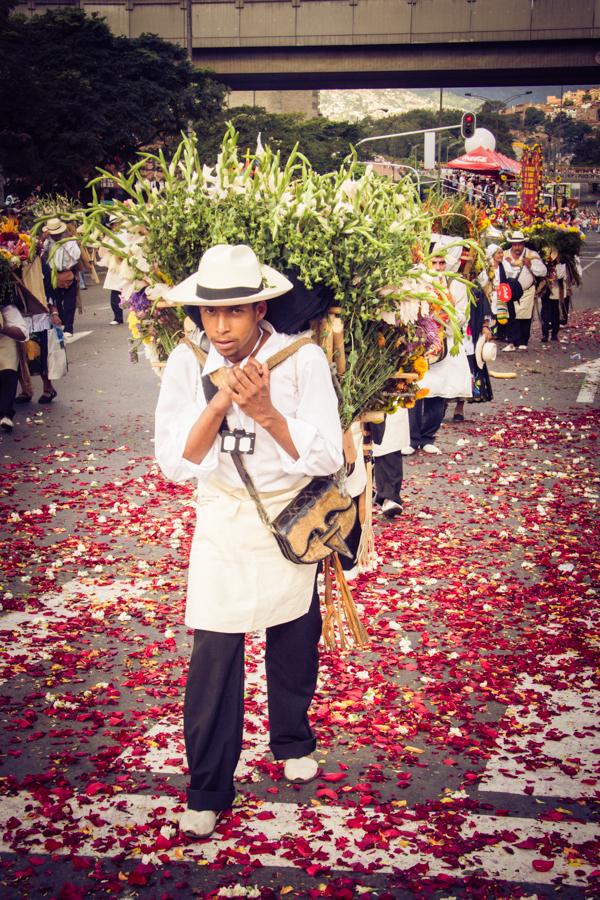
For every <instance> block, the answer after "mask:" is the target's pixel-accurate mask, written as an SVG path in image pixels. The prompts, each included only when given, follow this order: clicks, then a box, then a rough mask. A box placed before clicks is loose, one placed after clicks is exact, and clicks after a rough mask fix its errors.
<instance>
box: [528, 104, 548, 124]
mask: <svg viewBox="0 0 600 900" xmlns="http://www.w3.org/2000/svg"><path fill="white" fill-rule="evenodd" d="M523 124H524V126H525V128H536V127H537V126H538V125H545V124H546V113H545V112H544V111H543V110H541V109H536V108H535V106H528V107H527V109H526V110H525V116H524V118H523Z"/></svg>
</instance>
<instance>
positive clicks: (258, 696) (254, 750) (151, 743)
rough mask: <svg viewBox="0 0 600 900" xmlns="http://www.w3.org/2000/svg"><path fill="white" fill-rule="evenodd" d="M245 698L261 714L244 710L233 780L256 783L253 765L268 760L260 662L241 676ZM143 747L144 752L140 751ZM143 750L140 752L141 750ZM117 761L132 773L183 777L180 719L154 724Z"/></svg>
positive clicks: (264, 696)
mask: <svg viewBox="0 0 600 900" xmlns="http://www.w3.org/2000/svg"><path fill="white" fill-rule="evenodd" d="M245 691H246V695H248V694H250V693H252V694H253V699H254V701H255V702H258V705H259V709H260V710H262V712H258V713H253V712H249V711H248V710H246V712H245V714H244V744H245V745H246V746H245V747H244V749H243V750H242V754H241V756H240V761H239V763H238V766H237V768H236V770H235V778H236V780H237V781H240V782H249V781H258V780H260V778H261V776H260V775H259V774H258V773H257V772H256V762H257V760H259V759H265V758H266V757H269V759H270V758H271V757H270V750H269V724H268V717H267V695H266V675H265V664H264V659H261V660H260V662H259V663H258V665H257V666H256V668H255V669H254V670H251V671H247V672H246V675H245ZM144 748H145V750H144ZM142 750H144V752H143V753H142V752H141V751H142ZM117 762H120V763H123V764H125V765H126V766H127V767H128V768H130V769H134V770H135V771H141V770H142V771H149V772H154V773H155V774H159V775H183V774H184V773H185V772H187V765H186V760H185V746H184V742H183V720H182V719H179V720H177V721H173V720H172V719H171V720H167V719H165V720H164V721H163V722H159V723H158V724H156V725H154V726H153V727H152V728H151V729H150V730H149V731H147V732H146V734H145V735H144V737H143V738H142V739H141V740H140V741H138V742H137V744H136V746H135V747H128V748H127V749H126V750H124V751H123V753H121V754H120V755H119V756H118V757H117Z"/></svg>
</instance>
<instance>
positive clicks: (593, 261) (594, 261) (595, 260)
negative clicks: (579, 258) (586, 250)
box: [582, 253, 600, 272]
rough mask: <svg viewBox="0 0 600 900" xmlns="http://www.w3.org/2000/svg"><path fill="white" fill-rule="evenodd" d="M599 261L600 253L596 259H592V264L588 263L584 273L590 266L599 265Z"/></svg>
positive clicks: (583, 270)
mask: <svg viewBox="0 0 600 900" xmlns="http://www.w3.org/2000/svg"><path fill="white" fill-rule="evenodd" d="M599 259H600V253H598V255H597V256H594V258H593V259H592V262H590V263H588V264H587V266H584V267H583V269H582V272H585V271H586V270H587V269H589V268H590V266H593V265H594V263H597V262H598V260H599Z"/></svg>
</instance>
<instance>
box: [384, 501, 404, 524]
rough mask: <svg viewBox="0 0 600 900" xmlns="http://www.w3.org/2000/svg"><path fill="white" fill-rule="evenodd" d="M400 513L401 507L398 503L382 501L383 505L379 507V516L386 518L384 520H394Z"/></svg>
mask: <svg viewBox="0 0 600 900" xmlns="http://www.w3.org/2000/svg"><path fill="white" fill-rule="evenodd" d="M401 512H402V505H401V504H400V503H396V501H395V500H384V501H383V505H382V507H381V514H382V515H383V516H385V517H386V519H394V518H395V517H396V516H399V515H400V513H401Z"/></svg>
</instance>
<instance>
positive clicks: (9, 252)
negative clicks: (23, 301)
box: [0, 217, 35, 306]
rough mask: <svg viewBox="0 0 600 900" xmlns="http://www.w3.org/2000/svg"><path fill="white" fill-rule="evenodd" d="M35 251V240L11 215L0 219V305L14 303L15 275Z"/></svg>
mask: <svg viewBox="0 0 600 900" xmlns="http://www.w3.org/2000/svg"><path fill="white" fill-rule="evenodd" d="M34 253H35V240H34V239H33V238H32V236H31V235H30V234H28V233H27V232H24V231H21V230H20V228H19V221H18V219H15V218H13V217H8V218H5V219H1V220H0V306H6V304H8V303H14V299H15V276H17V275H18V274H19V272H20V271H21V268H22V266H23V263H24V262H28V261H29V260H30V259H31V258H32V256H33V254H34Z"/></svg>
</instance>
